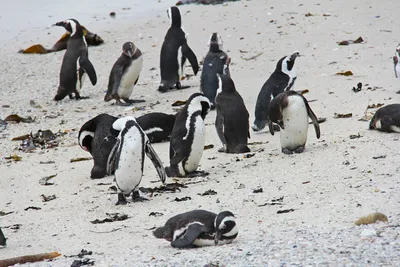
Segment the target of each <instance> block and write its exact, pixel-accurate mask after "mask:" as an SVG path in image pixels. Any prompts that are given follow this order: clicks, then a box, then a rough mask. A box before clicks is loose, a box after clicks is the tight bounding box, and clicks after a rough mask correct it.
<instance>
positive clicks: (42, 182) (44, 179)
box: [39, 174, 57, 185]
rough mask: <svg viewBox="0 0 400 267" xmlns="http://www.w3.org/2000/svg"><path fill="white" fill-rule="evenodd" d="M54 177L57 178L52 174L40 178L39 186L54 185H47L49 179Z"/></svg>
mask: <svg viewBox="0 0 400 267" xmlns="http://www.w3.org/2000/svg"><path fill="white" fill-rule="evenodd" d="M56 176H57V174H52V175H49V176H46V177H43V178H41V179H40V180H39V184H40V185H54V183H49V180H50V179H51V178H54V177H56Z"/></svg>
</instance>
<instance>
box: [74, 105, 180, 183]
mask: <svg viewBox="0 0 400 267" xmlns="http://www.w3.org/2000/svg"><path fill="white" fill-rule="evenodd" d="M117 119H118V118H117V117H114V116H111V115H108V114H105V113H102V114H99V115H97V116H96V117H94V118H92V119H90V120H88V121H87V122H85V123H84V124H83V125H82V127H81V129H80V130H79V134H78V142H79V145H80V147H81V148H82V149H83V150H85V151H87V152H89V153H90V154H91V155H92V157H93V162H94V166H93V168H92V171H91V174H90V178H92V179H98V178H103V177H105V176H108V175H111V174H113V173H108V172H107V161H108V157H109V155H110V152H111V150H112V148H113V147H114V145H115V141H116V139H114V138H108V137H109V136H110V135H111V132H110V130H111V127H112V125H113V123H114V122H115V121H116V120H117ZM175 119H176V115H172V114H165V113H161V112H153V113H148V114H145V115H142V116H140V117H138V118H137V119H136V120H137V123H138V124H139V125H140V127H141V128H142V130H143V131H144V132H145V134H146V135H147V137H148V138H149V140H150V142H151V143H159V142H162V141H165V140H167V139H168V138H169V137H170V135H171V132H172V128H173V127H174V123H175Z"/></svg>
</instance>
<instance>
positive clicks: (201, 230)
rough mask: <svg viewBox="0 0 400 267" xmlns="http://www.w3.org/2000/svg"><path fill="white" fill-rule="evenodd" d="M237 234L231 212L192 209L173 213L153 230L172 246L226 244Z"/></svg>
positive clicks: (187, 246) (155, 234) (156, 235)
mask: <svg viewBox="0 0 400 267" xmlns="http://www.w3.org/2000/svg"><path fill="white" fill-rule="evenodd" d="M238 234H239V230H238V227H237V225H236V218H235V216H234V215H233V213H232V212H230V211H223V212H220V213H218V214H215V213H213V212H210V211H206V210H192V211H189V212H185V213H182V214H178V215H175V216H174V217H172V218H170V219H169V220H167V222H166V223H165V225H164V226H162V227H159V228H157V229H156V230H154V232H153V235H154V236H155V237H156V238H162V239H166V240H168V241H170V242H171V246H172V247H174V248H191V247H201V246H210V245H218V244H227V243H231V242H232V241H233V240H234V239H235V238H236V237H237V236H238Z"/></svg>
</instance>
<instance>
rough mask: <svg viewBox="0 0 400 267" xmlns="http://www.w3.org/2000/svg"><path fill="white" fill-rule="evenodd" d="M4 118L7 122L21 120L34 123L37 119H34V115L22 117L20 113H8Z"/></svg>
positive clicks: (18, 121)
mask: <svg viewBox="0 0 400 267" xmlns="http://www.w3.org/2000/svg"><path fill="white" fill-rule="evenodd" d="M4 120H5V121H7V122H16V123H20V122H23V123H32V122H34V121H35V119H32V117H27V118H23V117H20V116H19V115H18V114H11V115H8V116H7V117H6V118H5V119H4Z"/></svg>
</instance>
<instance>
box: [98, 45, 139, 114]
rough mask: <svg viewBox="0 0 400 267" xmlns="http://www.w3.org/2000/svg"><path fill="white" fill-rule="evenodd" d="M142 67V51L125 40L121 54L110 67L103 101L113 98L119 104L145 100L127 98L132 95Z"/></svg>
mask: <svg viewBox="0 0 400 267" xmlns="http://www.w3.org/2000/svg"><path fill="white" fill-rule="evenodd" d="M142 67H143V56H142V52H141V51H140V49H139V48H137V47H136V46H135V44H134V43H132V42H126V43H125V44H124V45H123V46H122V54H121V56H120V57H119V58H118V60H117V61H116V62H115V64H114V66H113V67H112V70H111V73H110V77H109V79H108V90H107V94H106V95H105V97H104V101H106V102H108V101H110V100H112V99H115V100H116V101H117V103H116V104H117V105H120V106H126V105H131V104H133V103H141V102H145V100H133V99H129V97H130V96H131V95H132V91H133V87H134V86H135V85H136V83H137V82H138V80H139V75H140V72H141V71H142ZM121 99H122V100H124V102H125V103H122V102H121Z"/></svg>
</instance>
